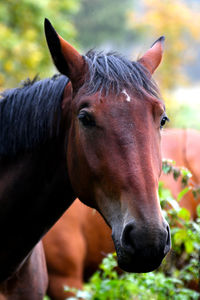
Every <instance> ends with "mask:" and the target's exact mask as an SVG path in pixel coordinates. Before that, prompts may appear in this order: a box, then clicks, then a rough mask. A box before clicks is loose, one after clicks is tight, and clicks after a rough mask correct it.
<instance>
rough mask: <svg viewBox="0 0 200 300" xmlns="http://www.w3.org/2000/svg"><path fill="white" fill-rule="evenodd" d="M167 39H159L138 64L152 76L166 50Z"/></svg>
mask: <svg viewBox="0 0 200 300" xmlns="http://www.w3.org/2000/svg"><path fill="white" fill-rule="evenodd" d="M164 41H165V37H164V36H161V37H160V38H159V39H157V40H156V41H155V42H154V43H153V45H152V46H151V48H150V49H149V50H148V51H147V52H146V53H145V54H144V55H143V56H142V57H141V58H140V59H139V60H138V62H139V63H140V64H141V65H143V66H144V67H145V68H146V69H147V70H148V71H149V72H150V73H151V74H153V73H154V71H155V70H156V69H157V67H158V66H159V64H160V62H161V60H162V56H163V50H164Z"/></svg>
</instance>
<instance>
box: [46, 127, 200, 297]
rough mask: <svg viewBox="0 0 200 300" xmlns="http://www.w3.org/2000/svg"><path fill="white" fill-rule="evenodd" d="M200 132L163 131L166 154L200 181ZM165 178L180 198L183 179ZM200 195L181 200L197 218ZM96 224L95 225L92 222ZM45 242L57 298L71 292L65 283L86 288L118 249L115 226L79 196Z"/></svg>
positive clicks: (51, 291)
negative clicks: (89, 280) (105, 220)
mask: <svg viewBox="0 0 200 300" xmlns="http://www.w3.org/2000/svg"><path fill="white" fill-rule="evenodd" d="M199 141H200V132H199V131H197V130H194V129H168V130H165V131H163V134H162V143H161V146H162V156H163V158H170V159H173V160H175V161H176V162H177V164H176V165H178V166H185V167H187V168H188V169H190V170H191V171H192V178H191V180H193V181H194V182H195V183H196V184H200V170H199V169H198V165H199V164H200V158H199V153H200V142H199ZM160 180H161V181H163V182H164V184H165V187H166V188H169V189H170V190H171V192H172V194H173V197H174V198H175V199H176V198H177V196H178V194H179V192H180V191H181V189H182V186H181V180H177V181H175V180H174V179H173V176H172V175H165V174H162V175H161V178H160ZM198 203H200V197H199V198H198V199H194V196H193V194H192V192H188V193H187V194H185V195H184V197H183V198H182V199H181V201H180V206H182V207H186V208H187V209H188V210H189V211H190V214H191V217H192V218H193V219H194V218H195V217H196V207H197V205H198ZM91 224H92V226H91ZM43 245H44V250H45V256H46V261H47V267H48V274H49V287H48V295H49V296H50V297H51V299H54V300H64V299H66V298H67V297H68V296H71V293H66V292H65V291H64V286H70V287H74V288H77V289H82V287H83V282H85V281H87V280H88V279H89V278H90V276H91V275H92V274H93V273H94V272H95V271H96V270H97V269H98V266H99V264H100V262H101V261H102V259H103V257H105V255H106V254H108V253H111V252H114V245H113V242H112V239H111V230H110V228H109V227H108V226H107V224H106V223H105V222H104V220H103V219H102V218H101V216H100V215H99V214H98V212H97V211H96V210H93V209H91V208H89V207H87V206H85V205H84V204H82V203H81V202H80V201H79V200H78V199H77V200H76V201H75V202H74V203H73V204H72V206H71V207H70V208H69V210H68V211H67V212H66V213H65V214H64V215H63V216H62V217H61V218H60V219H59V221H58V222H57V223H56V224H55V225H54V227H53V228H52V229H51V230H50V231H49V232H48V233H47V234H46V235H45V236H44V238H43Z"/></svg>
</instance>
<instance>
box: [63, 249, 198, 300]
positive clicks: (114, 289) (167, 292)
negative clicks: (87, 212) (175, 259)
mask: <svg viewBox="0 0 200 300" xmlns="http://www.w3.org/2000/svg"><path fill="white" fill-rule="evenodd" d="M115 257H116V254H109V255H108V256H107V257H106V258H104V259H103V261H102V263H101V265H100V270H99V271H97V272H96V273H95V274H94V275H93V276H92V278H91V279H90V282H89V283H88V284H86V285H85V289H84V291H83V292H82V291H77V292H76V296H75V297H71V298H70V299H71V300H72V299H80V297H81V298H83V299H85V300H116V299H117V300H129V299H138V300H140V299H141V300H149V299H151V300H167V299H171V300H184V299H185V300H190V299H198V297H199V294H198V293H197V292H195V291H192V290H190V289H187V288H185V283H184V280H185V278H186V276H185V277H184V278H183V279H182V278H177V277H176V276H170V277H169V276H166V275H165V274H164V273H162V272H160V271H157V272H151V273H143V274H129V273H123V274H122V275H120V276H118V275H117V272H116V270H115V267H116V266H117V262H116V260H115ZM184 272H186V273H187V270H186V268H185V269H184ZM66 290H67V291H69V290H70V291H72V290H71V289H66ZM73 291H75V290H73Z"/></svg>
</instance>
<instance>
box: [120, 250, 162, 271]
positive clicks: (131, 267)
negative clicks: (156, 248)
mask: <svg viewBox="0 0 200 300" xmlns="http://www.w3.org/2000/svg"><path fill="white" fill-rule="evenodd" d="M115 246H116V245H115ZM115 248H116V252H117V261H118V266H119V267H120V268H121V269H122V270H124V271H126V272H130V273H148V272H152V271H154V270H156V269H157V268H158V267H159V266H160V264H161V263H162V260H163V257H162V258H159V257H156V258H155V257H154V259H152V260H149V259H148V258H145V257H139V256H138V255H134V254H130V253H129V252H127V251H126V250H125V249H123V248H122V247H115Z"/></svg>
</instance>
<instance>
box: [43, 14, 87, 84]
mask: <svg viewBox="0 0 200 300" xmlns="http://www.w3.org/2000/svg"><path fill="white" fill-rule="evenodd" d="M44 29H45V35H46V40H47V44H48V47H49V50H50V53H51V56H52V59H53V61H54V64H55V66H56V68H57V69H58V71H59V72H60V73H62V74H64V75H66V76H67V77H69V79H70V80H71V82H72V86H73V87H74V86H76V85H78V84H80V82H81V81H82V80H83V77H84V75H85V60H84V58H83V56H82V55H80V54H79V53H78V51H77V50H76V49H75V48H74V47H72V46H71V45H70V44H69V43H68V42H66V41H65V40H64V39H63V38H62V37H61V36H59V35H58V34H57V32H56V31H55V29H54V28H53V26H52V25H51V23H50V22H49V20H48V19H45V22H44Z"/></svg>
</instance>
